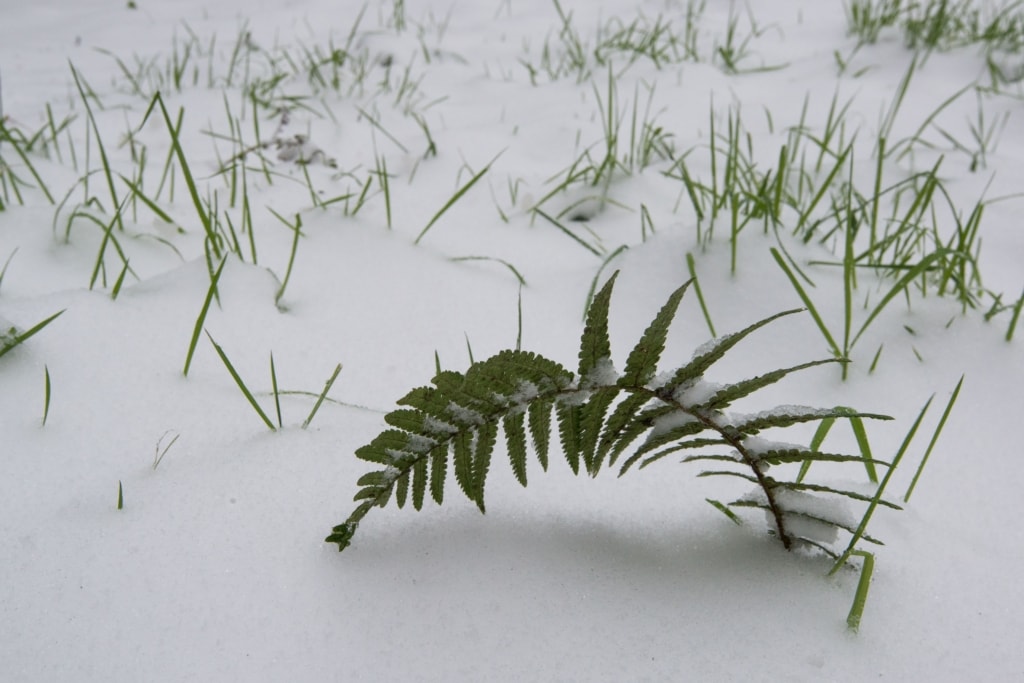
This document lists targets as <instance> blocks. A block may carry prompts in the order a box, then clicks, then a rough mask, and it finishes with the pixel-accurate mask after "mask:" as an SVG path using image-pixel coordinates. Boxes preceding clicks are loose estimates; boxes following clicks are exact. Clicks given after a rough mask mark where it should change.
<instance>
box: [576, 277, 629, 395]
mask: <svg viewBox="0 0 1024 683" xmlns="http://www.w3.org/2000/svg"><path fill="white" fill-rule="evenodd" d="M618 276H619V272H618V271H615V272H614V273H613V274H612V276H611V277H610V278H608V282H606V283H605V284H604V287H602V288H601V291H599V292H598V293H597V295H596V296H594V300H593V301H592V302H591V303H590V308H589V309H588V310H587V322H586V325H585V327H584V328H583V337H582V338H581V339H580V364H579V371H578V375H579V378H580V384H581V385H586V384H587V383H588V382H590V378H591V373H592V372H593V371H595V370H598V369H599V368H600V366H601V364H602V363H607V362H610V358H611V355H612V349H611V343H610V342H609V341H608V306H609V303H610V302H611V298H612V288H613V287H614V286H615V278H617V277H618Z"/></svg>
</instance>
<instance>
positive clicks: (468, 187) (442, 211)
mask: <svg viewBox="0 0 1024 683" xmlns="http://www.w3.org/2000/svg"><path fill="white" fill-rule="evenodd" d="M499 156H501V154H500V153H499V154H498V155H497V156H495V157H494V158H493V159H491V161H490V162H489V163H488V164H487V165H486V166H484V167H483V168H482V169H481V170H480V171H479V172H478V173H477V174H476V175H474V176H473V177H472V178H470V179H469V182H467V183H466V184H465V185H463V186H462V187H460V188H459V189H458V190H456V192H455V194H453V195H452V196H451V198H450V199H449V200H448V201H447V202H445V204H444V206H442V207H441V208H440V209H439V210H438V212H437V213H435V214H434V216H433V218H431V219H430V221H429V222H428V223H427V225H426V227H424V228H423V230H421V231H420V234H419V235H418V236H417V237H416V239H415V240H414V241H413V244H419V243H420V240H422V239H423V236H424V235H426V234H427V231H429V230H430V229H431V228H432V227H434V223H436V222H437V221H438V220H439V219H440V218H441V216H443V215H444V214H445V212H446V211H447V210H448V209H450V208H452V206H453V205H454V204H455V202H457V201H459V200H460V199H462V196H463V195H464V194H466V193H467V192H469V191H470V190H471V189H472V188H473V186H474V185H476V183H477V181H479V180H480V179H481V178H483V177H484V175H485V174H486V173H487V172H488V171H490V170H491V165H492V164H494V162H495V161H497V160H498V157H499Z"/></svg>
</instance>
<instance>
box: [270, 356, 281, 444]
mask: <svg viewBox="0 0 1024 683" xmlns="http://www.w3.org/2000/svg"><path fill="white" fill-rule="evenodd" d="M270 386H271V387H272V388H273V390H274V408H275V409H276V410H277V426H278V427H280V428H284V421H283V420H282V419H281V392H280V391H278V388H277V370H276V369H275V368H274V352H273V351H271V352H270Z"/></svg>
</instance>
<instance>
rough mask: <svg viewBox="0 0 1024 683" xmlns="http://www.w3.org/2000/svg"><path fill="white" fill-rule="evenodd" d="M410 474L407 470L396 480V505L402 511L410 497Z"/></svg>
mask: <svg viewBox="0 0 1024 683" xmlns="http://www.w3.org/2000/svg"><path fill="white" fill-rule="evenodd" d="M409 472H410V470H406V471H405V472H402V474H401V475H399V477H398V479H396V480H395V504H396V505H397V506H398V509H399V510H401V509H402V508H404V507H405V500H406V498H408V496H409Z"/></svg>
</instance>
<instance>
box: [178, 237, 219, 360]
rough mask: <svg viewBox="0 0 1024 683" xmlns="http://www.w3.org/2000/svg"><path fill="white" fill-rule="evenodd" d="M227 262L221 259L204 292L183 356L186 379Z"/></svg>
mask: <svg viewBox="0 0 1024 683" xmlns="http://www.w3.org/2000/svg"><path fill="white" fill-rule="evenodd" d="M227 262H228V259H227V257H224V258H223V259H221V262H220V266H218V267H217V272H215V273H214V274H213V277H212V278H210V288H209V289H207V290H206V299H205V300H203V307H202V308H201V309H200V311H199V317H198V318H196V325H195V328H194V329H193V330H192V339H191V340H190V341H189V344H188V353H187V354H186V355H185V369H184V374H185V376H186V377H188V369H189V367H191V365H192V356H193V355H194V354H195V352H196V344H198V343H199V334H200V333H201V332H202V330H203V326H204V325H205V324H206V314H207V312H208V311H209V310H210V302H212V301H213V297H214V295H215V294H216V292H217V283H218V282H219V281H220V274H221V272H223V270H224V264H226V263H227Z"/></svg>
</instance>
